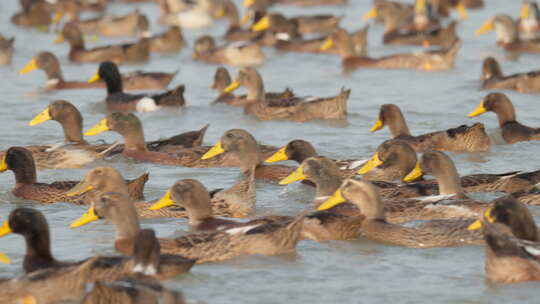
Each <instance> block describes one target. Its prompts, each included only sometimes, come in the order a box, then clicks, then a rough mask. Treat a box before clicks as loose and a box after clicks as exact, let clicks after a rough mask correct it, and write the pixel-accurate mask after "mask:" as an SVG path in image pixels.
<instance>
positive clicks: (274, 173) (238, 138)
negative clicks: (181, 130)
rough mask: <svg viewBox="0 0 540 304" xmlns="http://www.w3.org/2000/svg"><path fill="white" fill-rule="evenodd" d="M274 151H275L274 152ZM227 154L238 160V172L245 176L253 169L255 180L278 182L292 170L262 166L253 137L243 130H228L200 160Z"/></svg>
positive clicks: (261, 155) (283, 167)
mask: <svg viewBox="0 0 540 304" xmlns="http://www.w3.org/2000/svg"><path fill="white" fill-rule="evenodd" d="M274 151H275V150H274ZM223 154H228V155H230V156H231V157H234V158H236V159H238V161H239V164H240V171H241V172H243V173H244V174H246V173H247V172H250V171H251V170H253V168H255V169H254V170H255V178H259V179H267V180H274V181H278V180H281V179H283V178H284V177H286V176H287V175H289V174H290V173H291V172H292V171H293V168H292V167H289V166H282V165H271V166H269V165H263V164H262V160H263V159H264V156H265V155H263V153H261V147H259V144H258V143H257V140H256V139H255V137H254V136H253V135H252V134H251V133H249V132H248V131H246V130H244V129H230V130H227V131H225V132H224V133H223V135H222V136H221V138H220V139H219V140H218V141H217V142H216V143H215V144H214V146H212V148H210V149H209V150H208V151H207V152H206V153H205V154H204V155H203V156H201V159H202V160H208V159H212V158H214V157H219V156H220V155H223Z"/></svg>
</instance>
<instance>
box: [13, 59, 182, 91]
mask: <svg viewBox="0 0 540 304" xmlns="http://www.w3.org/2000/svg"><path fill="white" fill-rule="evenodd" d="M36 69H40V70H43V71H44V72H45V74H46V75H47V87H46V88H47V90H66V89H86V88H104V87H106V84H105V82H104V81H96V82H92V83H88V82H87V81H66V80H64V76H63V73H62V69H61V67H60V63H59V61H58V58H56V56H55V55H54V54H53V53H50V52H40V53H38V54H37V55H36V56H34V58H32V60H30V61H29V62H28V63H27V64H26V65H25V66H24V68H22V69H21V70H20V71H19V74H20V75H24V74H26V73H28V72H31V71H33V70H36ZM176 74H177V72H174V73H160V72H142V71H135V72H131V73H128V74H123V75H122V83H123V88H124V89H125V90H127V91H133V90H159V89H164V88H166V87H167V86H168V85H169V83H170V82H171V80H172V79H173V78H174V76H175V75H176Z"/></svg>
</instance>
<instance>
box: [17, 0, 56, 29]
mask: <svg viewBox="0 0 540 304" xmlns="http://www.w3.org/2000/svg"><path fill="white" fill-rule="evenodd" d="M19 3H20V5H21V8H22V11H21V12H18V13H16V14H14V15H13V16H11V23H13V24H15V25H16V26H19V27H24V28H29V27H48V26H49V25H50V24H51V23H52V18H51V10H50V6H49V5H48V4H47V2H45V1H43V0H37V1H25V0H19Z"/></svg>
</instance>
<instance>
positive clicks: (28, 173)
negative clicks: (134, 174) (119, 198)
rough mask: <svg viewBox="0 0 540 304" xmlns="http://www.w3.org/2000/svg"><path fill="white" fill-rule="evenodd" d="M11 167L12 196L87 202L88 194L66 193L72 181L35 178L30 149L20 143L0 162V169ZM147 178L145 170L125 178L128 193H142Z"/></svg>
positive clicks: (38, 200) (132, 195) (72, 184)
mask: <svg viewBox="0 0 540 304" xmlns="http://www.w3.org/2000/svg"><path fill="white" fill-rule="evenodd" d="M7 170H11V171H13V174H14V175H15V187H14V188H13V189H12V192H13V194H14V195H15V196H17V197H19V198H22V199H26V200H33V201H37V202H41V203H56V202H70V203H75V204H89V203H90V201H89V199H90V197H89V196H87V195H83V196H67V194H66V192H67V191H68V190H70V189H71V188H73V187H74V186H75V185H76V184H77V182H76V181H59V182H53V183H50V184H46V183H39V182H37V176H36V167H35V164H34V159H33V157H32V153H31V152H30V151H29V150H27V149H25V148H22V147H11V148H9V149H8V150H7V151H6V152H5V155H4V157H3V159H2V162H1V163H0V172H5V171H7ZM146 181H148V173H145V174H143V175H141V176H140V177H138V178H137V179H134V180H132V181H128V189H129V194H130V196H131V197H133V199H141V198H142V197H143V190H144V184H145V183H146Z"/></svg>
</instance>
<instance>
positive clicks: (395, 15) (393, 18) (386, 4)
mask: <svg viewBox="0 0 540 304" xmlns="http://www.w3.org/2000/svg"><path fill="white" fill-rule="evenodd" d="M413 15H414V5H412V4H409V3H403V2H398V1H388V0H378V1H374V2H373V7H372V8H371V9H370V10H369V11H368V12H367V13H365V14H364V15H363V16H362V19H363V20H364V21H369V20H370V19H375V20H376V21H380V22H384V23H385V24H386V25H391V28H392V29H393V28H403V27H405V26H406V25H407V24H409V22H410V20H412V18H413Z"/></svg>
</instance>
